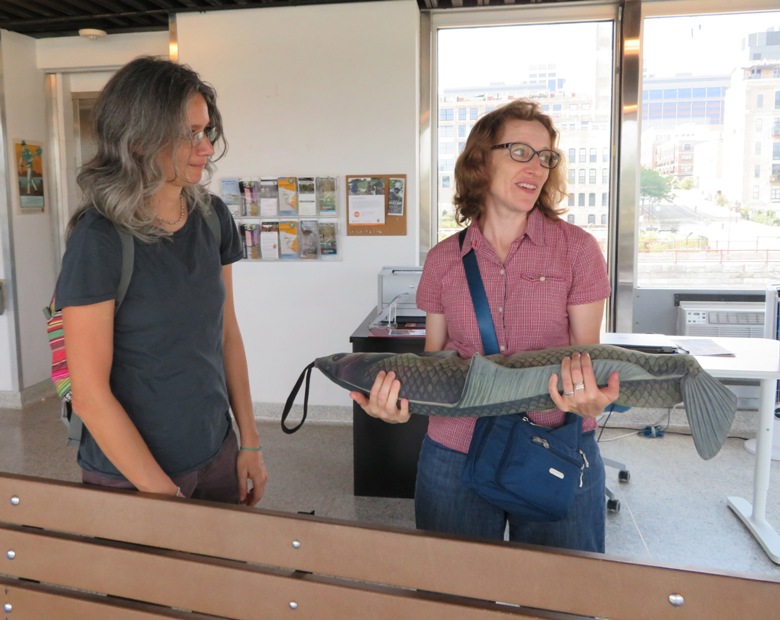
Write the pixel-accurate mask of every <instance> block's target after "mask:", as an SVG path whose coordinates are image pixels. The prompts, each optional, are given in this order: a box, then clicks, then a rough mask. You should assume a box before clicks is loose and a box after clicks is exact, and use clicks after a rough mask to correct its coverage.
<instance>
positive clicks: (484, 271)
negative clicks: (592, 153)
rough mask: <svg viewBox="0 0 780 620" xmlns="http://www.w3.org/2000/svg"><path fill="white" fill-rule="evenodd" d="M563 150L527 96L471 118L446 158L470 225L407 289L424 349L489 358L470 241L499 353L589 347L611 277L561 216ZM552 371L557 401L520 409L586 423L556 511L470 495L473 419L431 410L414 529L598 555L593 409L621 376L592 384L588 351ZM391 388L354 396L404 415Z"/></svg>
mask: <svg viewBox="0 0 780 620" xmlns="http://www.w3.org/2000/svg"><path fill="white" fill-rule="evenodd" d="M562 159H563V157H562V155H561V152H560V151H559V150H558V132H557V130H556V129H555V127H554V126H553V122H552V119H551V118H550V117H549V116H548V115H547V114H545V113H544V112H543V111H542V109H541V107H540V106H539V105H538V104H537V103H536V102H533V101H530V100H527V99H518V100H516V101H512V102H510V103H508V104H506V105H504V106H502V107H500V108H498V109H496V110H493V111H492V112H490V113H488V114H486V115H485V116H483V117H482V118H481V119H479V120H478V121H477V123H476V124H475V125H474V127H473V129H472V130H471V133H470V134H469V137H468V140H467V141H466V146H465V148H464V150H463V152H462V153H461V155H460V156H459V157H458V160H457V162H456V164H455V183H456V193H455V198H454V202H455V212H456V216H457V219H458V222H459V223H460V224H464V225H468V227H467V228H466V229H465V231H463V232H464V234H463V235H461V234H455V235H452V236H451V237H449V238H447V239H445V240H443V241H442V242H440V243H439V244H437V245H436V246H435V247H434V248H433V249H431V251H430V252H429V253H428V257H427V258H426V260H425V266H424V267H423V273H422V277H421V278H420V284H419V286H418V288H417V306H418V307H419V308H420V309H422V310H425V311H426V321H425V329H426V335H425V350H426V351H441V350H454V351H457V352H458V354H459V355H460V356H461V357H463V358H466V359H468V358H471V357H472V356H474V355H476V354H481V355H484V354H485V349H484V348H483V342H482V339H481V336H480V327H479V325H478V320H477V316H476V315H475V311H474V304H473V303H472V299H471V295H470V292H469V285H468V283H467V276H466V271H465V269H464V260H463V258H464V256H466V255H468V254H470V253H471V252H472V251H473V252H474V255H475V256H476V263H477V266H478V272H479V274H480V275H481V280H482V281H483V282H484V288H485V292H486V300H487V305H488V306H489V311H490V316H489V320H490V319H492V323H493V325H494V327H495V333H496V340H497V343H496V349H497V350H498V351H499V352H500V353H502V354H504V355H512V354H513V353H517V352H520V351H534V350H539V349H546V348H551V347H563V346H570V345H586V344H597V343H598V341H599V332H600V326H601V320H602V316H603V313H604V301H605V299H606V298H607V297H608V296H609V292H610V286H609V278H608V277H607V269H606V263H605V261H604V257H603V255H602V253H601V250H600V249H599V246H598V243H597V242H596V240H595V239H594V238H593V237H592V236H591V235H590V234H589V233H588V232H586V231H585V230H583V229H581V228H579V227H577V226H574V225H572V224H569V223H568V222H565V221H564V220H562V219H561V218H560V214H561V212H562V209H560V208H559V207H558V204H559V202H560V201H561V199H562V198H563V197H564V196H565V195H566V185H565V178H566V174H565V170H564V166H563V165H562V164H563V161H562ZM560 374H561V377H560V383H561V385H562V386H563V391H562V392H560V391H559V390H558V385H559V377H558V376H556V375H555V374H552V375H551V376H550V379H549V383H548V389H549V393H550V396H551V398H552V399H553V402H555V404H556V406H557V407H558V408H557V409H555V410H553V411H544V412H541V411H539V412H526V415H527V416H528V417H529V418H530V419H531V421H532V422H533V423H535V424H538V425H543V426H548V427H552V428H558V427H560V426H562V425H563V424H564V417H565V415H564V412H571V413H575V414H577V415H579V416H581V417H582V419H583V420H582V428H583V431H584V432H583V434H582V441H581V446H582V451H583V452H584V453H585V455H586V457H587V461H586V462H587V466H586V467H584V468H583V470H582V478H581V484H580V488H579V489H578V490H577V492H576V495H575V498H574V502H573V505H572V506H571V507H570V508H569V511H568V513H567V515H566V517H565V518H563V519H561V520H558V521H537V520H531V519H530V518H527V515H521V514H519V513H516V512H515V513H513V512H507V511H506V510H504V509H503V508H501V507H500V506H497V505H494V504H493V503H491V502H489V501H486V500H485V499H483V497H481V496H480V495H479V494H477V493H475V492H474V491H472V490H471V489H470V488H468V487H467V486H466V485H465V484H464V483H463V481H462V477H461V475H462V472H463V470H464V467H465V464H466V457H467V454H468V453H469V448H470V446H471V441H472V436H473V435H474V429H475V424H476V423H477V421H476V419H475V418H454V417H453V418H450V417H437V416H431V417H430V419H429V422H428V433H427V435H426V437H425V439H424V440H423V444H422V449H421V451H420V459H419V463H418V466H417V484H416V488H415V517H416V520H417V527H418V528H420V529H426V530H435V531H439V532H445V533H449V534H459V535H467V536H478V537H480V538H493V539H499V540H503V539H504V533H505V531H506V530H507V529H508V531H509V539H510V540H512V541H517V542H525V543H532V544H539V545H547V546H552V547H565V548H569V549H579V550H584V551H595V552H603V551H604V546H605V545H604V537H605V513H606V508H605V501H604V492H605V487H604V484H605V483H604V465H603V462H602V460H601V457H600V455H599V449H598V445H597V443H596V440H595V432H594V429H595V427H596V421H595V418H596V416H598V415H599V414H601V412H602V411H603V410H604V407H605V406H607V405H608V404H609V403H611V402H612V401H614V400H615V399H616V398H617V397H618V395H619V378H618V376H617V373H612V375H611V376H610V378H609V384H608V385H607V386H606V387H599V386H598V385H597V384H596V378H595V375H594V372H593V366H592V363H591V360H590V358H589V357H588V355H587V354H583V355H580V354H573V355H572V356H571V357H570V358H568V357H567V358H565V359H564V360H563V362H562V363H561V373H560ZM399 390H400V382H399V381H398V379H396V377H395V373H392V372H390V373H387V374H384V373H379V375H378V376H377V379H376V382H375V383H374V386H373V389H372V391H371V395H370V398H366V397H365V396H363V395H361V394H360V393H358V392H352V393H351V394H350V395H351V396H352V398H353V399H354V400H355V401H356V402H357V403H358V404H360V405H361V406H362V407H363V408H364V409H365V411H366V412H367V413H368V414H369V415H372V416H374V417H377V418H380V419H383V420H385V421H387V422H405V421H407V420H408V419H409V406H408V402H407V401H406V400H405V399H401V400H400V406H399V404H398V403H399V398H398V395H399ZM518 413H520V412H518ZM513 450H515V452H513V454H516V453H518V452H522V451H524V450H527V448H526V447H525V446H520V445H515V446H514V448H513ZM528 458H532V457H530V456H529V457H528ZM540 484H544V482H540Z"/></svg>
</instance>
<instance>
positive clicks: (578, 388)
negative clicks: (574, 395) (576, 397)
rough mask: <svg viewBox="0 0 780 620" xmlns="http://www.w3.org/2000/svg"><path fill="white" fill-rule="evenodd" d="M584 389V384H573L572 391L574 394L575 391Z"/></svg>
mask: <svg viewBox="0 0 780 620" xmlns="http://www.w3.org/2000/svg"><path fill="white" fill-rule="evenodd" d="M584 389H585V384H584V383H575V384H574V391H575V392H576V391H577V390H584Z"/></svg>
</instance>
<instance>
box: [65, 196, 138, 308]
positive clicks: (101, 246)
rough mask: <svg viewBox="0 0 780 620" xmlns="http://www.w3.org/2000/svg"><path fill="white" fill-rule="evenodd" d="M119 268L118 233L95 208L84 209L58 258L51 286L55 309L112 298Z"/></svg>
mask: <svg viewBox="0 0 780 620" xmlns="http://www.w3.org/2000/svg"><path fill="white" fill-rule="evenodd" d="M134 242H135V240H134ZM121 270H122V244H121V241H120V239H119V233H118V232H117V231H116V228H114V226H113V224H112V223H111V222H110V221H109V220H107V219H106V218H104V217H103V216H101V215H100V214H98V213H97V212H96V211H94V210H90V211H87V212H86V213H85V214H84V216H83V217H82V218H81V220H80V221H79V222H78V224H77V225H76V227H75V228H74V230H73V233H72V234H71V236H70V239H69V240H68V244H67V247H66V249H65V255H64V256H63V258H62V269H61V270H60V275H59V277H58V278H57V285H56V288H55V298H56V305H57V309H61V308H63V307H66V306H87V305H91V304H96V303H100V302H103V301H108V300H109V299H116V294H117V288H118V287H119V278H120V273H121Z"/></svg>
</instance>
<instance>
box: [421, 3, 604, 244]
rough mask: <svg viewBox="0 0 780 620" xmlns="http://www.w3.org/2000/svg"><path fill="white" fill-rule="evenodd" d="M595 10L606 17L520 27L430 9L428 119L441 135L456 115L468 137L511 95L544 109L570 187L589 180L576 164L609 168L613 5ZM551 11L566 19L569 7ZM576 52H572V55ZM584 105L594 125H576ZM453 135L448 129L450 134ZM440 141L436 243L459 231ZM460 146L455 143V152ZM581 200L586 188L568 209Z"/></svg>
mask: <svg viewBox="0 0 780 620" xmlns="http://www.w3.org/2000/svg"><path fill="white" fill-rule="evenodd" d="M599 11H600V14H601V15H609V17H606V18H599V19H598V20H596V21H593V20H591V19H588V20H585V21H583V22H557V23H556V22H555V21H553V22H550V21H549V20H542V21H543V22H544V23H540V24H533V23H527V24H521V23H520V24H518V23H517V22H520V21H522V19H523V17H519V18H518V17H515V19H514V21H515V23H513V24H511V25H493V24H491V25H489V26H481V25H477V24H475V25H474V26H468V25H466V26H464V24H463V23H462V21H460V22H459V23H455V22H458V21H459V20H458V19H455V18H453V17H452V16H451V15H452V14H447V12H441V14H432V15H431V22H430V23H431V28H432V31H433V37H432V41H433V48H434V49H433V50H432V51H433V52H434V61H433V63H431V65H432V66H431V71H432V72H434V73H435V78H436V90H435V93H434V95H433V97H434V100H433V101H431V105H433V106H435V108H432V110H431V111H432V114H431V116H432V117H433V118H437V117H438V119H439V125H438V135H439V136H440V137H442V138H443V137H445V136H444V134H443V133H442V127H443V126H444V125H445V124H446V121H453V120H454V119H455V115H457V124H456V125H455V126H456V127H457V130H455V134H456V136H457V138H460V139H461V140H462V139H463V138H466V137H467V136H468V132H469V131H470V127H469V125H473V124H474V122H475V121H476V120H477V119H478V118H479V117H480V116H481V115H482V114H486V113H488V112H490V111H492V109H494V108H496V107H499V106H501V105H503V104H504V103H506V102H508V101H510V100H512V99H516V98H518V97H528V98H531V99H535V100H536V101H538V102H539V103H540V105H542V106H543V108H546V109H547V110H549V113H550V115H551V116H552V118H553V121H554V123H555V126H556V128H557V129H558V131H559V132H560V140H559V144H558V147H559V148H560V149H561V150H562V151H563V152H564V153H566V154H567V155H568V161H567V164H568V168H569V170H568V173H567V175H568V176H567V178H568V183H569V186H570V188H572V187H573V186H574V185H576V182H581V183H585V181H586V177H587V172H586V170H587V168H585V167H582V166H580V167H577V165H576V164H577V163H578V162H583V163H584V162H587V161H590V162H591V163H593V162H595V161H596V160H597V159H598V154H599V152H601V153H602V158H603V165H604V166H608V165H609V161H610V154H611V148H610V146H609V145H610V142H611V140H612V127H611V123H610V121H611V119H612V118H613V117H614V113H613V109H612V105H613V104H612V93H613V84H612V80H613V76H614V75H615V72H614V71H613V69H612V58H613V56H614V54H613V31H614V22H613V21H612V20H613V19H614V16H615V14H616V12H615V10H614V8H610V9H600V10H599ZM556 13H558V14H559V15H560V16H561V17H562V18H564V19H571V17H570V16H571V11H570V10H566V11H556ZM478 14H479V12H475V18H474V20H475V21H478V20H479V19H481V18H480V17H478ZM523 15H525V12H523ZM508 19H512V18H511V17H507V20H508ZM551 40H560V41H566V42H567V45H560V46H550V44H549V43H550V41H551ZM541 49H543V50H545V54H544V58H545V62H544V67H542V66H541V65H540V63H539V61H538V59H539V51H540V50H541ZM575 49H576V50H577V51H576V53H572V50H575ZM534 59H536V61H534ZM534 75H535V76H536V77H535V78H534V77H532V76H534ZM477 98H479V103H477V102H476V99H477ZM488 101H489V104H488V105H486V103H487V102H488ZM483 102H484V103H483ZM436 109H437V110H438V112H436V111H435V110H436ZM455 110H457V112H455ZM583 110H585V111H586V114H587V117H588V119H593V123H594V124H597V125H598V127H595V126H594V127H590V126H588V125H587V124H584V125H583V124H582V123H581V121H580V119H579V118H578V115H579V114H581V113H582V111H583ZM585 120H587V119H585ZM451 135H452V134H449V133H448V134H447V137H449V136H451ZM453 137H455V136H453ZM443 144H444V141H438V144H435V145H434V149H433V151H434V155H433V156H434V159H435V167H436V168H438V169H439V170H440V171H441V174H442V175H449V176H450V179H451V181H450V186H449V187H443V184H441V183H440V184H433V187H432V192H434V193H433V194H432V196H431V201H430V202H431V204H430V206H429V207H428V208H429V209H430V211H429V213H430V215H431V217H434V218H437V219H436V220H434V221H435V224H434V226H433V229H434V231H436V238H437V240H441V239H443V238H444V237H447V236H449V235H451V234H452V233H453V232H455V230H457V228H458V226H457V224H456V223H455V221H454V217H453V216H454V208H453V205H452V197H453V190H454V187H455V178H454V176H453V166H454V162H455V155H456V153H455V152H452V153H451V152H449V150H448V149H449V148H451V147H445V150H442V149H441V146H442V145H443ZM436 149H438V150H436ZM461 150H462V147H461V143H460V140H459V143H458V148H457V152H458V153H460V152H461ZM594 181H595V179H594ZM569 191H572V190H571V189H570V190H569ZM575 194H576V195H575ZM586 200H587V198H586V196H585V194H584V193H578V192H573V193H572V194H571V196H570V198H567V199H566V202H568V203H569V206H572V207H573V206H575V203H577V205H579V206H585V204H586ZM598 208H599V209H601V207H598ZM580 223H582V222H580ZM431 241H432V242H435V241H434V240H431ZM426 242H427V240H426ZM599 242H600V243H601V246H602V247H603V248H604V249H605V252H606V248H607V239H606V237H605V236H603V235H602V236H601V237H600V238H599ZM428 247H430V246H428ZM422 249H423V251H424V250H426V249H427V247H423V248H422Z"/></svg>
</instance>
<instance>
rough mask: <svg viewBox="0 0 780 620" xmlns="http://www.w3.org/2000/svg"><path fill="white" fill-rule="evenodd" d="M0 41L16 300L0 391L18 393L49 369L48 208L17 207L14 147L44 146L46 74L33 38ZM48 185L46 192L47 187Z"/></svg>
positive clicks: (1, 352)
mask: <svg viewBox="0 0 780 620" xmlns="http://www.w3.org/2000/svg"><path fill="white" fill-rule="evenodd" d="M0 42H1V43H2V49H1V50H0V51H1V53H2V62H3V65H2V66H3V75H2V79H3V86H2V89H3V92H4V93H5V121H6V126H5V129H6V135H5V149H6V158H7V170H6V175H5V179H6V182H7V183H8V189H9V191H8V192H7V196H8V198H9V200H8V201H4V204H3V207H4V208H5V209H6V210H7V219H6V220H4V221H6V222H8V224H7V226H6V227H4V230H3V233H2V235H0V243H1V244H3V248H2V249H3V253H5V252H6V251H8V250H9V249H11V250H12V251H13V256H12V260H11V264H4V265H3V274H2V276H0V277H2V278H3V279H4V280H5V281H6V285H7V286H8V290H7V291H6V300H7V301H9V300H10V301H13V300H15V301H16V305H15V306H14V305H13V304H11V307H10V308H9V309H8V310H7V311H6V313H5V314H4V315H2V316H0V333H3V334H8V337H7V338H5V337H3V338H2V339H0V394H1V393H3V392H12V393H18V392H19V391H20V389H21V388H23V387H25V385H32V384H34V383H37V382H40V381H42V380H44V379H45V378H46V377H47V376H48V373H49V372H50V370H51V357H50V353H49V348H48V344H47V339H46V331H45V323H44V319H43V314H42V313H41V309H42V308H43V306H45V305H46V302H47V301H48V298H49V296H50V295H51V292H52V290H53V288H54V258H53V250H52V246H51V243H50V241H51V229H50V225H49V221H50V218H49V214H48V211H47V212H45V213H44V212H40V211H37V212H25V213H24V214H21V213H20V211H19V208H18V201H19V189H18V183H17V174H16V168H17V164H18V158H17V156H16V152H15V146H14V145H15V143H16V142H18V141H21V140H23V139H24V140H26V141H28V142H31V143H37V144H40V145H43V146H44V148H45V139H46V124H45V99H44V76H43V73H42V72H41V71H39V70H38V69H37V68H36V48H35V40H34V39H32V38H30V37H26V36H23V35H19V34H16V33H13V32H6V31H3V32H2V33H1V34H0ZM44 155H45V153H44ZM46 173H47V170H46V166H45V161H44V175H45V174H46ZM45 188H46V190H47V191H48V186H45ZM11 244H12V245H11ZM17 334H18V336H19V338H18V339H17ZM17 349H18V350H17ZM19 359H20V361H17V360H19ZM8 404H12V403H8Z"/></svg>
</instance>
